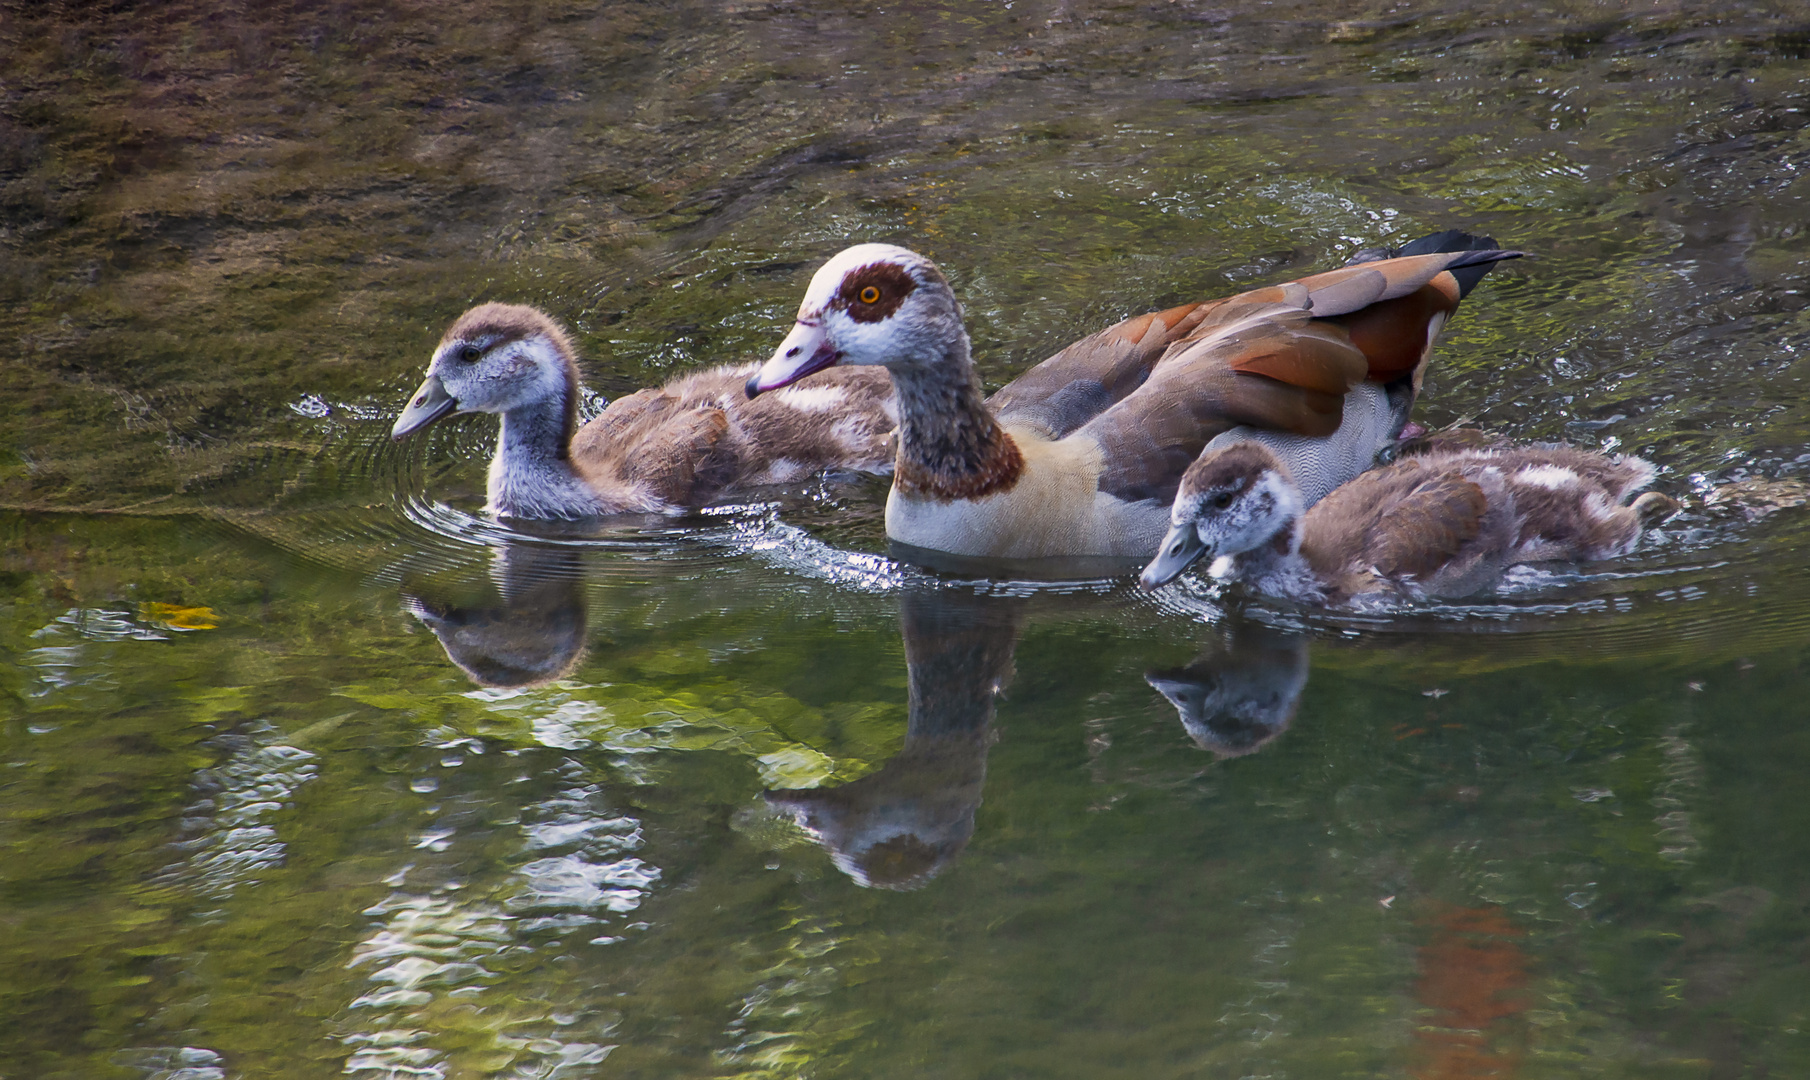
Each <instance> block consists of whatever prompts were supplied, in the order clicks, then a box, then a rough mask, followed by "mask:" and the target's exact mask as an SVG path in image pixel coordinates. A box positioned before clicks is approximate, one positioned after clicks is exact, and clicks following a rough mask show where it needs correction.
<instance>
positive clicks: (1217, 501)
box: [1213, 491, 1232, 510]
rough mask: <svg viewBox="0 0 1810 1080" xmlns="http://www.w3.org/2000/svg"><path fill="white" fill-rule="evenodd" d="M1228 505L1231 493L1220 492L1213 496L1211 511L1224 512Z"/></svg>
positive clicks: (1230, 503) (1230, 501) (1230, 500)
mask: <svg viewBox="0 0 1810 1080" xmlns="http://www.w3.org/2000/svg"><path fill="white" fill-rule="evenodd" d="M1230 505H1232V493H1231V492H1229V491H1222V492H1220V493H1219V494H1217V495H1215V496H1213V509H1215V510H1224V509H1225V508H1226V507H1228V506H1230Z"/></svg>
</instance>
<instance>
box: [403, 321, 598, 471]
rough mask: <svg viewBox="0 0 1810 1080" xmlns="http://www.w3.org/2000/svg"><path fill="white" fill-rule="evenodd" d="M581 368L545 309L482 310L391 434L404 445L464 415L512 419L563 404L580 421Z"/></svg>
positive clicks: (436, 363) (456, 328)
mask: <svg viewBox="0 0 1810 1080" xmlns="http://www.w3.org/2000/svg"><path fill="white" fill-rule="evenodd" d="M577 384H578V366H577V364H576V362H575V361H574V360H573V359H572V342H571V340H570V339H569V338H567V337H566V332H565V330H563V329H561V327H560V325H559V324H558V323H556V322H554V321H553V319H552V318H551V317H550V316H549V315H547V313H546V312H544V311H541V310H540V309H539V308H532V307H528V306H526V305H523V304H479V305H478V306H477V307H474V308H472V309H471V310H470V311H467V312H466V313H465V314H463V315H461V316H459V318H458V320H457V321H455V322H454V323H453V324H452V326H451V327H449V328H448V329H447V331H446V335H445V336H444V337H442V338H441V339H440V345H439V347H438V348H436V349H435V350H434V358H433V360H432V361H431V362H430V363H429V364H428V366H427V379H426V381H424V382H423V383H422V384H421V387H420V389H418V390H416V391H415V394H414V396H413V397H411V398H410V399H409V403H408V407H407V408H405V409H403V410H402V415H401V416H399V417H397V418H396V426H395V427H393V428H391V429H390V436H391V437H392V438H396V439H401V438H403V437H405V436H407V435H410V434H413V433H414V432H416V431H419V430H421V429H422V428H424V427H427V426H428V425H429V424H432V423H433V422H434V421H436V420H439V419H441V418H442V417H446V416H452V415H454V414H457V413H470V412H486V413H506V412H510V411H512V410H515V409H520V408H523V407H528V406H536V405H546V404H548V403H559V405H560V407H563V408H564V409H565V412H566V427H567V429H568V434H570V429H571V428H572V427H573V425H574V423H575V421H576V419H577V415H578V413H577V409H578V395H577V394H575V393H573V392H572V388H573V387H575V386H577Z"/></svg>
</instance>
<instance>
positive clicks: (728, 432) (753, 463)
mask: <svg viewBox="0 0 1810 1080" xmlns="http://www.w3.org/2000/svg"><path fill="white" fill-rule="evenodd" d="M753 371H754V368H753V367H752V366H744V367H740V368H714V369H711V370H709V371H700V372H696V373H694V374H691V375H685V376H681V377H680V378H677V379H674V380H673V381H672V382H670V383H667V384H666V385H665V386H663V387H661V388H659V389H657V390H655V389H649V390H643V391H641V392H639V393H636V394H630V395H629V396H628V397H625V398H620V399H618V400H617V401H615V402H614V403H612V404H611V405H610V407H609V408H607V409H605V410H604V411H603V414H602V415H601V416H599V417H597V418H596V419H594V420H592V421H591V422H590V423H588V424H586V425H584V426H583V427H582V428H581V427H579V426H578V399H579V393H580V390H579V383H578V365H577V363H576V361H575V360H574V359H573V351H572V343H571V341H570V340H569V339H568V338H567V337H566V334H565V331H564V330H562V329H561V328H560V326H559V324H558V323H556V322H554V321H553V320H552V319H551V318H550V317H548V316H547V315H546V313H544V312H542V311H540V310H538V309H536V308H531V307H523V306H520V305H515V304H482V305H479V306H478V307H475V308H472V309H471V310H470V311H467V312H466V313H465V314H464V315H461V316H460V317H459V319H458V321H457V322H455V323H453V324H452V327H451V328H450V329H448V330H447V331H446V336H445V337H443V338H442V339H441V340H440V346H439V348H437V349H436V350H434V359H433V362H432V363H431V364H429V365H428V369H427V381H425V382H423V383H422V384H421V388H420V389H419V390H417V391H415V396H414V397H413V398H412V399H410V401H409V404H408V407H407V408H405V409H404V410H403V411H402V415H401V416H399V417H397V418H396V426H395V428H394V429H392V431H391V434H392V435H393V436H394V437H395V438H398V439H400V438H403V437H404V436H406V435H409V434H410V433H412V432H415V431H419V430H420V429H422V428H424V427H426V426H428V425H429V424H432V423H433V422H434V421H436V420H438V419H440V418H441V417H443V416H451V415H453V414H455V413H467V412H487V413H497V414H499V415H501V416H502V418H503V424H502V431H501V433H500V434H499V435H498V437H497V447H496V456H495V457H494V458H492V459H491V462H490V504H489V509H490V510H491V511H493V512H495V513H497V514H501V515H504V516H506V517H518V518H584V517H596V516H599V515H604V514H620V513H674V512H677V511H679V510H682V509H685V508H687V507H695V506H700V505H703V504H705V503H707V502H710V501H711V500H713V499H715V498H718V497H720V496H722V495H724V494H725V493H727V492H728V491H730V490H732V489H737V488H746V487H753V486H757V485H760V484H781V483H788V482H790V481H793V480H798V479H801V478H803V477H807V476H810V475H812V474H814V473H818V472H821V471H823V470H824V469H855V470H861V471H865V472H878V473H884V472H888V471H890V470H891V468H892V459H893V443H894V436H893V429H894V428H895V427H896V426H897V424H898V416H897V410H896V406H895V405H894V402H893V393H892V387H891V385H890V384H889V383H888V382H887V379H886V376H885V375H884V374H883V373H880V372H866V371H843V372H830V373H826V375H825V376H824V377H822V378H816V379H812V380H811V381H810V382H809V383H807V384H805V385H803V386H800V387H798V388H796V389H795V390H793V391H791V392H789V393H787V394H776V395H773V400H771V401H767V400H766V399H762V400H761V401H758V402H751V401H749V400H747V398H746V396H745V395H744V394H743V393H742V384H743V382H744V381H746V380H747V378H748V376H749V374H750V373H752V372H753Z"/></svg>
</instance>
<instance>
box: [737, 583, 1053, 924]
mask: <svg viewBox="0 0 1810 1080" xmlns="http://www.w3.org/2000/svg"><path fill="white" fill-rule="evenodd" d="M902 606H903V611H902V615H901V619H900V624H901V629H902V630H903V631H904V636H905V662H906V665H907V666H908V668H909V669H910V687H911V688H910V691H909V693H910V699H909V700H910V705H909V712H908V717H909V718H908V720H907V724H906V728H905V748H904V749H903V750H901V751H900V752H899V754H898V755H897V756H896V757H894V758H892V759H891V760H890V761H888V762H887V763H886V764H885V765H883V766H881V767H880V769H879V770H878V771H876V772H873V773H870V774H868V775H867V776H863V777H862V778H860V779H859V780H854V781H851V782H849V783H847V784H843V785H841V786H840V787H834V788H812V789H804V790H795V791H769V792H768V793H767V801H768V802H769V803H770V804H772V805H773V806H775V807H779V808H781V809H784V810H786V811H788V812H789V813H790V814H791V815H792V817H793V819H794V820H795V821H797V822H798V824H799V825H800V826H802V827H803V828H804V829H806V830H807V831H809V832H810V833H811V834H812V835H813V836H815V837H816V838H817V839H818V840H819V841H821V842H822V844H823V846H824V847H825V848H827V849H829V852H830V857H831V858H832V859H834V860H835V862H836V865H837V867H839V868H840V869H841V870H842V872H843V873H845V874H847V875H848V876H849V877H851V878H854V879H855V881H856V882H858V883H859V884H862V885H867V886H872V887H875V888H882V889H914V888H917V887H918V886H920V885H922V884H924V883H925V882H927V881H929V880H930V879H931V878H933V877H935V876H936V875H937V874H939V873H941V872H942V871H943V870H944V869H945V868H947V867H948V866H949V864H950V863H951V862H953V861H954V859H955V857H956V856H957V855H958V854H960V853H961V851H962V849H963V848H965V847H967V846H968V838H969V837H970V836H972V835H973V834H974V813H975V810H977V809H978V808H979V806H980V796H981V785H982V782H983V781H984V780H985V779H986V775H987V746H988V743H989V735H988V725H990V724H991V723H992V721H993V702H994V698H995V696H996V695H997V694H998V693H999V691H1000V689H1001V688H1002V687H1003V685H1004V684H1005V682H1006V680H1007V679H1009V678H1010V675H1011V669H1012V652H1013V650H1014V649H1015V648H1016V647H1017V643H1018V624H1019V615H1020V607H1019V605H1018V604H1017V603H1014V602H1011V601H1004V600H997V599H990V598H987V597H980V596H975V595H973V594H971V593H963V592H957V591H954V590H934V591H922V592H910V593H907V594H906V595H905V597H904V599H903V604H902Z"/></svg>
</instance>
